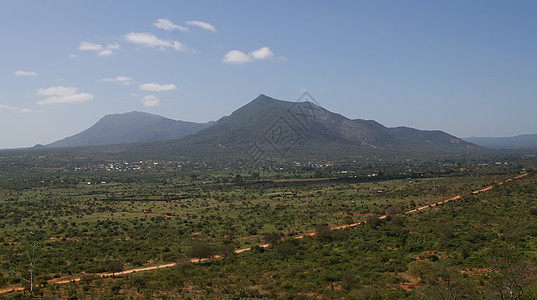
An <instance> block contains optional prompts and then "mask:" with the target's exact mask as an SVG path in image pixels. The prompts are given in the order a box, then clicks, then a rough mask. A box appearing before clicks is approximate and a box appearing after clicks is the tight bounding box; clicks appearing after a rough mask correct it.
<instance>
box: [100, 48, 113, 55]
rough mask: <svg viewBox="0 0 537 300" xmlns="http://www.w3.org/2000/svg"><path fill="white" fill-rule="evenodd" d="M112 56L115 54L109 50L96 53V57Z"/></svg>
mask: <svg viewBox="0 0 537 300" xmlns="http://www.w3.org/2000/svg"><path fill="white" fill-rule="evenodd" d="M114 54H115V53H114V51H112V50H109V49H106V50H103V51H101V52H99V53H97V55H99V56H111V55H114Z"/></svg>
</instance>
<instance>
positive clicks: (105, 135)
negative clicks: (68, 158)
mask: <svg viewBox="0 0 537 300" xmlns="http://www.w3.org/2000/svg"><path fill="white" fill-rule="evenodd" d="M211 124H212V122H210V123H194V122H185V121H176V120H172V119H168V118H164V117H161V116H158V115H153V114H149V113H144V112H129V113H124V114H113V115H107V116H105V117H103V118H102V119H100V120H99V121H98V122H97V123H96V124H95V125H93V126H92V127H90V128H88V129H87V130H85V131H83V132H81V133H79V134H76V135H73V136H71V137H67V138H64V139H62V140H59V141H56V142H54V143H51V144H48V145H47V147H53V148H57V147H79V146H95V145H111V144H125V143H140V142H152V141H159V140H167V139H177V138H182V137H184V136H187V135H190V134H194V133H197V132H199V131H200V130H202V129H204V128H207V127H208V126H210V125H211Z"/></svg>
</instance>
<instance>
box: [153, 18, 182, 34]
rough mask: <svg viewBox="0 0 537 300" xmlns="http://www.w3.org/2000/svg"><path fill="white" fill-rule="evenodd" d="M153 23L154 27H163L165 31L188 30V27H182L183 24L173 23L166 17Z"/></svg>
mask: <svg viewBox="0 0 537 300" xmlns="http://www.w3.org/2000/svg"><path fill="white" fill-rule="evenodd" d="M153 25H154V26H155V27H158V28H160V29H164V30H167V31H176V30H177V31H183V32H186V31H190V29H188V28H186V27H183V26H180V25H177V24H173V23H172V21H170V20H168V19H158V20H157V21H156V22H155V23H153Z"/></svg>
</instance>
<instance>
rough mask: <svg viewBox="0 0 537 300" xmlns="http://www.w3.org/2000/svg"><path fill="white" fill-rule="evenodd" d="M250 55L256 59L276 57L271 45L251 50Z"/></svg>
mask: <svg viewBox="0 0 537 300" xmlns="http://www.w3.org/2000/svg"><path fill="white" fill-rule="evenodd" d="M249 55H250V56H251V57H253V58H254V59H270V58H273V57H274V53H272V51H270V48H269V47H262V48H260V49H257V50H255V51H252V52H250V54H249Z"/></svg>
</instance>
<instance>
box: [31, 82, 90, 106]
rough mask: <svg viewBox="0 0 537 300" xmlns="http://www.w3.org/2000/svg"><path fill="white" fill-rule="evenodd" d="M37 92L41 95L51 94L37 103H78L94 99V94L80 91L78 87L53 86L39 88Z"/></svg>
mask: <svg viewBox="0 0 537 300" xmlns="http://www.w3.org/2000/svg"><path fill="white" fill-rule="evenodd" d="M36 94H37V95H39V96H50V97H47V98H45V99H43V100H40V101H37V102H36V104H37V105H47V104H60V103H78V102H84V101H89V100H92V99H93V95H91V94H88V93H78V89H77V88H76V87H63V86H53V87H49V88H46V89H38V90H37V92H36Z"/></svg>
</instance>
